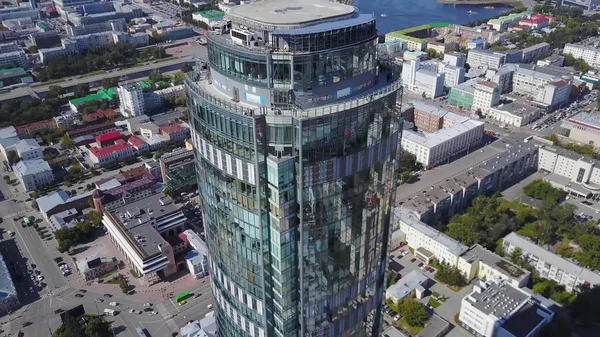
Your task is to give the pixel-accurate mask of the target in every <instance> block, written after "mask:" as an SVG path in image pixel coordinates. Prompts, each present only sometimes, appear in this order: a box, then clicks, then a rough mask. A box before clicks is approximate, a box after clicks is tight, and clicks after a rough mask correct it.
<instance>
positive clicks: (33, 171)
mask: <svg viewBox="0 0 600 337" xmlns="http://www.w3.org/2000/svg"><path fill="white" fill-rule="evenodd" d="M14 172H15V175H16V176H17V179H19V181H20V182H21V185H22V186H23V188H24V189H25V191H26V192H29V191H34V190H36V189H37V188H38V187H40V186H43V185H50V184H51V183H52V182H53V181H54V173H52V168H50V165H48V163H47V162H45V161H44V160H43V159H30V160H21V161H19V162H18V163H17V164H16V165H15V166H14Z"/></svg>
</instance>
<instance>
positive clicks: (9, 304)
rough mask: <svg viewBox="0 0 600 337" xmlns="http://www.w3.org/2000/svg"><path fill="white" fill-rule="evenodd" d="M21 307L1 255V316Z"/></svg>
mask: <svg viewBox="0 0 600 337" xmlns="http://www.w3.org/2000/svg"><path fill="white" fill-rule="evenodd" d="M20 306H21V303H20V302H19V295H18V294H17V289H16V288H15V283H14V282H13V279H12V276H11V274H10V271H9V270H8V266H7V265H6V262H5V261H4V257H3V256H1V255H0V315H7V314H10V313H12V312H14V311H15V310H17V309H18V308H19V307H20Z"/></svg>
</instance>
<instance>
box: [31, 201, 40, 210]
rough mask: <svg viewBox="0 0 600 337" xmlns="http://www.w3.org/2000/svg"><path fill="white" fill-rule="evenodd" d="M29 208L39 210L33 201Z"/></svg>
mask: <svg viewBox="0 0 600 337" xmlns="http://www.w3.org/2000/svg"><path fill="white" fill-rule="evenodd" d="M31 208H33V209H36V210H39V206H38V203H37V201H35V200H34V201H32V202H31Z"/></svg>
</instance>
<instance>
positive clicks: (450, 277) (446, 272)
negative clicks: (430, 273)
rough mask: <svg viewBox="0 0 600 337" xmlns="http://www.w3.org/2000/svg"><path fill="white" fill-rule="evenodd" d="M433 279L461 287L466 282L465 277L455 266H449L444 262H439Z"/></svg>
mask: <svg viewBox="0 0 600 337" xmlns="http://www.w3.org/2000/svg"><path fill="white" fill-rule="evenodd" d="M435 279H436V280H438V281H440V282H442V283H445V284H447V285H451V286H456V287H463V286H465V285H466V284H467V279H466V278H465V277H464V275H463V274H462V273H461V272H460V270H459V269H458V268H457V267H451V266H450V265H448V264H446V263H441V264H440V266H439V267H438V270H437V273H435Z"/></svg>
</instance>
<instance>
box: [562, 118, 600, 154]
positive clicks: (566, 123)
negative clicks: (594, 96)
mask: <svg viewBox="0 0 600 337" xmlns="http://www.w3.org/2000/svg"><path fill="white" fill-rule="evenodd" d="M561 127H562V128H565V129H567V130H569V131H568V133H567V136H568V137H569V139H571V140H574V141H576V142H579V143H582V144H589V145H593V146H594V147H600V118H598V116H597V115H595V114H588V113H580V114H577V115H575V116H573V117H569V118H566V119H564V120H563V122H562V124H561Z"/></svg>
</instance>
